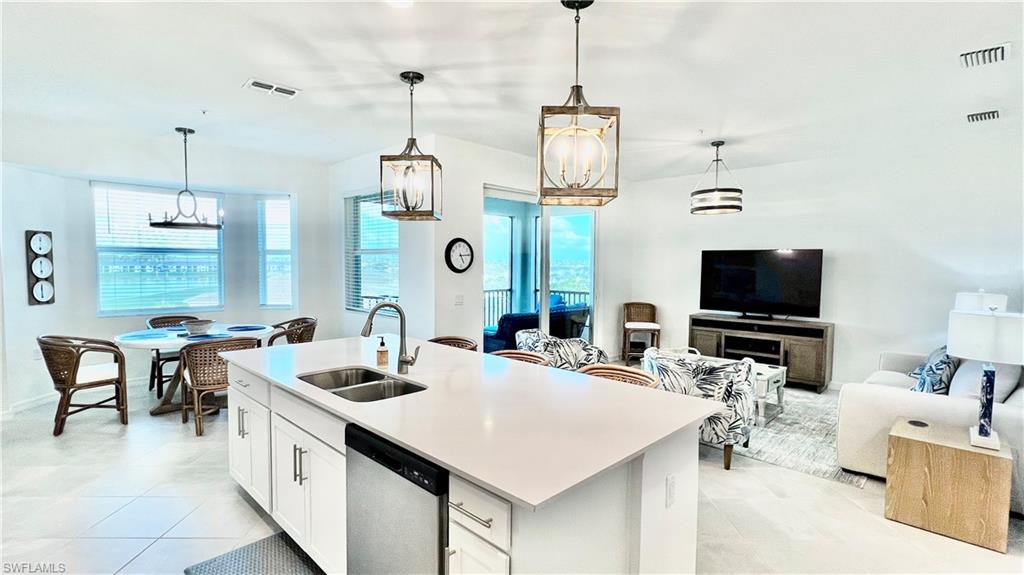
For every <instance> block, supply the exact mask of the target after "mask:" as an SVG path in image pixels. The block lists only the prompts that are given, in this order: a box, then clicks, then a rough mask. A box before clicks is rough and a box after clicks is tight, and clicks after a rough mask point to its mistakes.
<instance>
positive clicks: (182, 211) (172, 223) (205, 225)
mask: <svg viewBox="0 0 1024 575" xmlns="http://www.w3.org/2000/svg"><path fill="white" fill-rule="evenodd" d="M174 131H175V132H178V133H179V134H181V137H182V140H183V141H184V146H185V189H183V190H181V191H180V192H178V201H177V204H178V213H176V214H174V216H173V217H172V216H170V215H168V214H167V212H164V219H162V220H158V221H155V222H154V221H153V214H148V217H149V227H151V228H171V229H174V228H178V229H198V230H220V229H223V228H224V210H220V211H218V212H217V221H215V222H214V223H212V224H211V223H210V222H209V220H207V218H206V215H205V214H203V215H202V216H200V215H199V202H198V201H197V200H196V195H195V194H193V193H192V190H190V189H188V137H189V136H190V135H192V134H195V133H196V131H195V130H193V129H192V128H175V129H174ZM182 200H184V203H182Z"/></svg>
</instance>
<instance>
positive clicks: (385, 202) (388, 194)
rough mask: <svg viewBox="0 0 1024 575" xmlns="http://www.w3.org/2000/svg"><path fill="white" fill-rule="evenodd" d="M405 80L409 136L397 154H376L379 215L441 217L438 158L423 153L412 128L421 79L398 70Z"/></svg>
mask: <svg viewBox="0 0 1024 575" xmlns="http://www.w3.org/2000/svg"><path fill="white" fill-rule="evenodd" d="M399 77H400V78H401V79H402V81H403V82H405V83H406V84H409V139H408V141H406V143H405V148H404V149H403V150H402V151H401V153H399V154H397V155H382V156H381V157H380V209H381V215H383V216H384V217H386V218H391V219H393V220H440V219H441V194H442V192H441V162H440V161H438V159H437V157H435V156H433V155H431V154H424V153H423V152H421V151H420V148H419V146H418V145H417V144H416V135H415V132H414V131H413V127H414V123H413V107H412V101H413V90H414V89H415V87H416V84H419V83H420V82H422V81H423V74H421V73H419V72H402V73H401V74H399Z"/></svg>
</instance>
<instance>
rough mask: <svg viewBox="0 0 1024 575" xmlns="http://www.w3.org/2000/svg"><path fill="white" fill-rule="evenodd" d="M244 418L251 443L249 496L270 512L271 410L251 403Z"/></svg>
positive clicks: (244, 429) (247, 437)
mask: <svg viewBox="0 0 1024 575" xmlns="http://www.w3.org/2000/svg"><path fill="white" fill-rule="evenodd" d="M247 409H248V410H247V411H246V412H245V414H244V415H243V417H242V425H243V431H244V435H245V440H246V441H248V442H249V459H250V466H251V472H250V477H251V478H252V483H251V484H250V488H249V495H252V498H253V499H255V500H256V502H257V503H259V504H260V505H261V506H262V507H263V509H264V510H265V511H267V512H270V510H271V506H270V502H271V497H270V410H268V409H267V408H265V407H263V406H262V405H260V404H258V403H256V402H255V401H249V407H248V408H247Z"/></svg>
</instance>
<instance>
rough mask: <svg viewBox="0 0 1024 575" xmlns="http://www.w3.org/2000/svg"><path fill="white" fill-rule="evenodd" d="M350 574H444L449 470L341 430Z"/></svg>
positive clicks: (365, 434) (355, 430)
mask: <svg viewBox="0 0 1024 575" xmlns="http://www.w3.org/2000/svg"><path fill="white" fill-rule="evenodd" d="M345 446H346V448H347V450H346V458H345V459H346V465H345V469H346V471H345V478H346V492H347V495H348V500H347V505H348V515H347V521H346V523H347V529H348V541H347V542H348V572H349V574H350V575H368V574H376V573H380V574H385V573H386V574H388V575H392V574H397V573H409V574H413V573H415V574H420V573H444V572H445V571H446V568H445V563H446V561H447V556H448V553H447V547H448V471H447V470H446V469H444V468H442V467H439V466H437V465H435V464H433V463H431V462H429V461H427V460H425V459H423V458H422V457H419V456H416V455H414V454H413V453H411V452H409V451H408V450H406V449H404V448H402V447H399V446H397V445H395V444H394V443H391V442H389V441H387V440H385V439H383V438H381V437H379V436H377V435H374V434H372V433H370V432H369V431H366V430H365V429H362V428H361V427H358V426H356V425H353V424H349V425H347V426H345Z"/></svg>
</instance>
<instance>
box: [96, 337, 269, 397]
mask: <svg viewBox="0 0 1024 575" xmlns="http://www.w3.org/2000/svg"><path fill="white" fill-rule="evenodd" d="M273 332H274V327H273V326H270V325H264V324H258V323H246V324H241V323H215V324H213V325H212V326H210V330H209V331H208V332H207V333H206V334H205V335H188V333H187V332H186V331H185V328H184V327H180V326H173V327H161V328H153V329H142V330H138V331H131V332H128V333H122V334H121V335H119V336H117V337H115V338H114V343H115V344H117V346H118V347H120V348H122V349H148V350H159V351H161V352H178V351H181V348H183V347H185V346H186V345H188V344H190V343H196V342H200V341H217V340H220V339H231V338H236V337H255V338H260V339H262V338H263V337H265V336H267V335H270V334H271V333H273ZM181 379H182V373H181V362H178V367H177V368H176V369H175V370H174V375H173V376H172V377H171V381H170V382H169V383H168V385H167V389H166V390H165V392H164V396H163V398H162V399H161V400H160V403H158V404H157V405H155V406H154V407H153V408H152V409H150V410H149V414H150V415H163V414H165V413H171V412H178V411H181V402H180V401H177V400H175V393H176V392H177V391H178V387H179V386H180V385H181Z"/></svg>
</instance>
